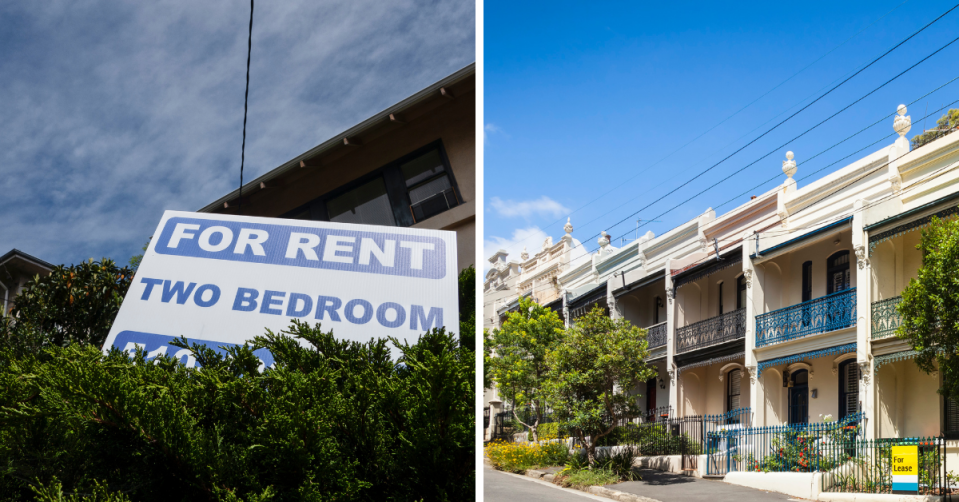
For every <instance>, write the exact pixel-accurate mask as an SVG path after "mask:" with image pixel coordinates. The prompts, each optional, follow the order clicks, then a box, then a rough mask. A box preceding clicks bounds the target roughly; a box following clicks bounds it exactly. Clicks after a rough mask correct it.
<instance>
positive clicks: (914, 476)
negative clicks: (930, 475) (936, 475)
mask: <svg viewBox="0 0 959 502" xmlns="http://www.w3.org/2000/svg"><path fill="white" fill-rule="evenodd" d="M892 492H893V493H895V494H907V493H913V494H915V493H919V447H918V446H916V445H911V446H893V447H892Z"/></svg>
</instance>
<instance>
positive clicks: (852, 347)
mask: <svg viewBox="0 0 959 502" xmlns="http://www.w3.org/2000/svg"><path fill="white" fill-rule="evenodd" d="M855 351H856V344H855V343H847V344H846V345H838V346H836V347H829V348H825V349H819V350H812V351H809V352H803V353H802V354H795V355H791V356H784V357H777V358H775V359H768V360H766V361H759V364H758V368H757V373H758V374H759V378H762V376H763V370H765V369H766V368H768V367H770V366H779V365H780V364H792V363H798V362H800V361H802V360H804V359H819V358H820V357H825V356H829V355H833V354H847V353H849V352H855Z"/></svg>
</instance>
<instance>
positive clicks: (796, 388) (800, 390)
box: [789, 370, 809, 424]
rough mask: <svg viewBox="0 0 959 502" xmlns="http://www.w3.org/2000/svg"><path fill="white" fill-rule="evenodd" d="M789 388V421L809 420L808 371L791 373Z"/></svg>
mask: <svg viewBox="0 0 959 502" xmlns="http://www.w3.org/2000/svg"><path fill="white" fill-rule="evenodd" d="M792 385H793V386H792V387H790V388H789V423H790V424H805V423H807V422H809V372H807V371H806V370H799V371H797V372H795V373H793V375H792Z"/></svg>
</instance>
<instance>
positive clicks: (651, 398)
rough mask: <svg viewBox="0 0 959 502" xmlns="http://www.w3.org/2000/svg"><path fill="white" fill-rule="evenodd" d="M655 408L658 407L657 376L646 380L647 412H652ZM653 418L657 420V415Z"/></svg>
mask: <svg viewBox="0 0 959 502" xmlns="http://www.w3.org/2000/svg"><path fill="white" fill-rule="evenodd" d="M654 408H656V377H653V378H650V379H649V380H647V381H646V414H647V415H648V414H650V413H652V411H653V409H654ZM652 420H656V417H653V418H652Z"/></svg>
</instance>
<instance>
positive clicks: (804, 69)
mask: <svg viewBox="0 0 959 502" xmlns="http://www.w3.org/2000/svg"><path fill="white" fill-rule="evenodd" d="M908 1H909V0H905V1H903V2H902V3H900V4H899V5H897V6H895V7H893V8H892V9H891V10H889V11H888V12H886V13H885V14H883V15H882V16H880V17H879V18H877V19H876V20H875V21H873V22H872V23H869V24H868V25H866V26H865V27H864V28H862V29H861V30H859V31H858V32H856V33H855V34H853V35H852V36H850V37H849V38H847V39H846V40H844V41H842V42H841V43H840V44H839V45H837V46H835V47H833V48H832V49H830V50H829V51H828V52H826V53H825V54H823V55H822V56H820V57H819V58H817V59H816V60H815V61H813V62H811V63H809V64H808V65H806V66H804V67H803V68H802V69H800V70H799V71H797V72H796V73H794V74H792V75H791V76H790V77H788V78H786V79H785V80H783V81H782V82H780V83H779V84H776V85H775V86H774V87H773V88H771V89H769V90H768V91H766V92H765V93H763V94H762V95H760V96H759V97H758V98H756V99H754V100H753V101H751V102H749V103H748V104H746V105H745V106H743V107H742V108H740V109H739V110H737V111H735V112H733V113H732V114H731V115H729V116H728V117H726V118H725V119H723V120H721V121H720V122H718V123H716V124H715V125H713V126H712V127H710V128H709V129H707V130H706V131H704V132H703V133H701V134H700V135H699V136H696V137H695V138H693V139H692V140H690V141H688V142H686V143H685V144H684V145H682V146H680V147H679V148H677V149H676V150H673V151H672V152H670V153H669V154H667V155H666V156H665V157H662V158H660V159H659V160H657V161H656V162H654V163H652V164H651V165H649V166H648V167H646V168H645V169H643V170H641V171H639V172H638V173H636V174H634V175H633V176H630V177H629V178H626V179H625V180H623V181H621V182H620V183H618V184H617V185H616V186H615V188H612V189H610V190H608V191H606V192H605V193H603V194H601V195H599V196H597V197H596V198H594V199H592V200H590V201H589V202H587V203H586V204H583V205H582V206H580V207H578V208H576V209H574V210H573V211H572V212H571V213H569V215H573V214H576V213H577V212H579V211H580V210H582V209H584V208H586V207H587V206H589V205H591V204H593V203H594V202H596V201H598V200H602V199H603V198H604V197H606V196H607V195H609V194H610V193H613V192H614V191H616V190H618V189H619V188H620V187H622V185H623V184H625V183H628V182H630V181H632V180H634V179H636V178H637V177H639V176H640V175H642V174H644V173H646V172H647V171H649V170H650V169H652V168H653V167H656V166H657V165H659V164H660V163H662V162H663V161H665V160H666V159H668V158H670V157H672V156H673V155H674V154H676V153H678V152H679V151H681V150H683V149H684V148H686V147H687V146H689V145H691V144H692V143H694V142H696V141H697V140H699V139H700V138H702V137H703V136H705V135H706V134H708V133H710V132H712V131H713V130H714V129H716V128H717V127H719V126H721V125H722V124H724V123H726V122H727V121H729V120H730V119H732V118H733V117H735V116H736V115H738V114H739V113H740V112H742V111H744V110H745V109H746V108H749V107H750V106H752V105H754V104H756V103H757V102H758V101H759V100H761V99H762V98H764V97H766V96H767V95H769V94H770V93H772V92H773V91H775V90H776V89H778V88H780V87H782V86H783V85H784V84H786V82H789V81H790V80H792V79H793V78H795V77H796V76H798V75H799V74H801V73H802V72H804V71H806V70H807V69H809V68H810V67H812V66H813V65H815V64H816V63H818V62H819V61H821V60H822V59H824V58H825V57H826V56H828V55H829V54H832V53H833V52H835V51H836V50H838V49H839V48H840V47H842V46H843V45H845V44H846V43H847V42H849V41H850V40H852V39H853V38H856V37H857V36H859V35H860V34H861V33H862V32H864V31H866V30H867V29H869V28H870V27H872V26H873V25H874V24H876V23H878V22H879V21H881V20H882V19H884V18H885V17H886V16H888V15H889V14H891V13H892V12H893V11H895V10H896V9H898V8H899V7H902V6H903V5H904V4H906V3H907V2H908ZM847 74H848V73H847ZM843 77H845V75H843V76H841V77H839V78H837V79H836V80H834V81H832V82H830V83H829V84H827V85H825V86H823V87H822V88H821V89H819V90H817V91H815V92H813V93H812V94H810V95H809V96H807V97H805V98H803V99H802V100H800V101H799V103H796V104H795V105H793V106H790V107H789V108H787V109H786V110H784V111H782V112H780V113H778V114H776V115H775V116H773V117H772V118H770V119H769V120H767V121H766V122H764V123H763V124H761V125H760V126H758V127H756V128H755V129H753V130H752V131H749V133H746V134H744V135H742V136H740V137H739V138H736V139H735V140H733V141H731V142H729V143H727V144H726V145H724V146H723V147H722V148H720V149H719V150H717V151H716V152H714V153H713V154H711V155H714V154H716V153H719V152H720V151H722V150H723V149H725V148H726V147H728V146H730V145H732V144H733V143H735V142H737V141H739V140H740V139H742V138H744V137H746V136H747V135H748V134H750V133H752V132H753V131H755V130H756V129H759V128H760V127H762V126H763V125H766V124H768V123H769V122H772V121H773V120H775V119H776V117H779V116H780V115H782V114H784V113H787V112H788V111H789V110H791V109H793V108H795V107H796V106H799V104H801V103H803V102H804V101H806V100H807V99H809V98H810V97H812V96H813V95H815V94H816V93H817V92H820V91H822V90H823V89H825V88H826V87H829V85H832V84H833V83H835V82H837V81H838V80H840V79H842V78H843ZM704 160H706V159H703V160H701V161H699V162H697V163H696V164H699V163H700V162H702V161H704ZM694 165H695V164H694ZM663 183H665V181H664V182H663ZM660 184H662V183H660ZM657 186H659V185H657ZM653 188H655V187H653ZM651 190H652V189H650V190H647V191H646V192H644V193H647V192H649V191H651ZM628 203H629V201H627V202H625V203H623V204H622V205H620V206H617V207H616V208H614V210H615V209H619V208H620V207H622V206H624V205H626V204H628ZM610 212H612V211H610ZM607 214H609V212H607V213H605V214H603V215H602V216H606V215H607ZM569 215H567V216H569ZM602 216H600V217H602ZM597 219H599V218H594V219H592V220H589V221H587V222H586V223H585V224H586V225H588V224H590V223H592V222H594V221H596V220H597ZM562 221H563V220H562V218H560V219H558V220H556V221H554V222H552V223H550V224H548V225H546V226H547V227H551V226H553V225H556V224H558V223H562ZM529 239H530V237H525V238H523V239H522V240H520V241H516V242H515V243H514V244H519V243H521V242H526V241H528V240H529Z"/></svg>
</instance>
